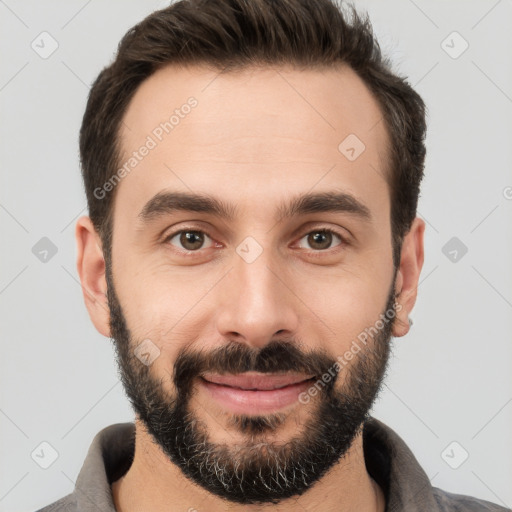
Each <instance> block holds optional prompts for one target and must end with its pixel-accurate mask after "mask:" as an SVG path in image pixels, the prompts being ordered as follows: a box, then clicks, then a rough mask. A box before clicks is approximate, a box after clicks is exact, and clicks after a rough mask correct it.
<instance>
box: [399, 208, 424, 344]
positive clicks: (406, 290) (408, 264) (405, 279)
mask: <svg viewBox="0 0 512 512" xmlns="http://www.w3.org/2000/svg"><path fill="white" fill-rule="evenodd" d="M424 232H425V222H424V221H423V220H422V219H420V218H419V217H416V218H415V219H414V221H413V223H412V225H411V229H410V230H409V232H408V233H407V235H405V237H404V240H403V243H402V252H401V256H400V268H399V269H398V272H397V276H396V281H395V292H396V293H397V294H398V295H397V298H396V302H397V304H396V318H395V322H394V324H393V336H395V337H400V336H405V335H406V334H407V333H408V332H409V328H410V325H409V313H410V312H411V311H412V308H413V307H414V304H415V302H416V295H417V291H418V281H419V277H420V273H421V269H422V267H423V259H424V251H423V235H424Z"/></svg>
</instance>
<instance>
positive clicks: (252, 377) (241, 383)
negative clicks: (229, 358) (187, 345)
mask: <svg viewBox="0 0 512 512" xmlns="http://www.w3.org/2000/svg"><path fill="white" fill-rule="evenodd" d="M201 377H202V379H204V380H206V381H207V382H211V383H213V384H218V385H221V386H228V387H230V388H236V389H243V390H245V391H272V390H274V389H282V388H285V387H287V386H293V385H294V384H299V383H301V382H305V381H309V380H313V379H314V376H308V375H302V374H301V375H299V374H280V375H270V374H262V373H254V372H247V373H243V374H238V375H218V374H212V373H207V374H204V375H202V376H201Z"/></svg>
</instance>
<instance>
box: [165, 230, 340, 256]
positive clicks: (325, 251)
mask: <svg viewBox="0 0 512 512" xmlns="http://www.w3.org/2000/svg"><path fill="white" fill-rule="evenodd" d="M186 232H194V233H200V234H203V235H206V236H207V237H208V238H210V240H212V241H213V243H214V244H215V243H216V242H215V241H214V239H213V237H211V236H210V235H209V234H208V233H207V232H206V231H204V230H203V229H197V228H195V227H192V226H189V227H184V228H181V229H179V230H177V231H173V232H172V233H170V234H169V235H167V236H166V237H165V238H164V240H163V243H164V244H169V245H171V244H170V243H169V242H170V241H171V240H172V239H173V238H174V237H175V236H176V235H180V234H181V233H186ZM311 233H327V234H332V235H334V236H336V237H338V238H339V239H340V243H339V244H338V245H335V246H334V247H329V248H327V249H319V250H315V249H309V251H310V252H311V255H312V256H313V257H321V256H323V255H324V254H332V253H333V252H337V251H338V250H343V248H344V247H345V246H347V245H349V243H348V241H347V239H346V238H345V236H343V235H341V234H340V233H339V232H338V231H336V230H334V229H331V228H315V229H310V230H309V231H306V232H305V233H304V234H303V235H302V236H301V237H300V239H299V240H302V239H303V238H304V237H305V236H307V235H310V234H311ZM209 248H210V247H208V248H207V249H209ZM201 249H203V248H201ZM201 249H197V250H195V251H191V250H187V249H180V248H177V247H174V250H176V251H177V252H179V253H180V254H183V255H185V256H191V257H193V256H195V255H196V253H197V254H199V253H200V252H201ZM301 250H308V249H302V248H301Z"/></svg>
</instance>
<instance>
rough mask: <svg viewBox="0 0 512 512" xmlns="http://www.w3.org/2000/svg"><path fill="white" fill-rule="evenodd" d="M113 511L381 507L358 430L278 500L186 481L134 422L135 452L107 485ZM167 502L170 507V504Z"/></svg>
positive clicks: (370, 510)
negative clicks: (321, 468)
mask: <svg viewBox="0 0 512 512" xmlns="http://www.w3.org/2000/svg"><path fill="white" fill-rule="evenodd" d="M112 495H113V499H114V504H115V507H116V511H117V512H133V511H136V510H151V511H153V512H164V511H165V512H174V511H182V510H187V511H194V510H196V511H201V510H208V511H209V512H228V511H229V512H242V511H244V512H256V511H258V512H261V511H266V510H272V511H273V512H288V511H292V510H294V511H296V510H306V511H308V512H317V511H320V510H321V511H322V512H329V511H334V510H336V511H343V512H356V511H357V512H384V510H385V498H384V493H383V492H382V489H381V488H380V487H379V486H378V485H377V483H376V482H375V481H374V480H373V479H372V478H371V477H370V475H369V474H368V472H367V470H366V465H365V462H364V453H363V443H362V433H360V434H359V435H358V436H357V437H356V438H355V439H354V442H353V443H352V445H351V447H350V449H349V450H348V452H347V453H346V454H345V456H344V457H343V458H342V459H341V460H340V461H339V462H338V463H337V464H336V465H335V466H333V467H332V468H331V469H330V470H329V471H328V472H327V473H326V474H325V475H324V477H323V478H322V479H321V480H319V481H318V482H316V484H315V485H314V486H312V487H311V489H309V490H308V491H307V492H306V493H304V494H302V495H301V496H298V497H293V498H289V499H287V500H283V501H282V502H280V503H279V504H277V505H274V504H268V505H240V504H237V503H228V502H226V501H225V500H223V499H221V498H219V497H217V496H215V495H212V494H210V493H209V492H207V491H206V490H204V489H202V488H201V487H199V486H198V485H196V484H194V483H193V482H191V481H190V480H189V479H188V478H187V477H186V476H185V475H183V473H182V472H181V470H180V469H179V468H178V467H177V466H176V465H175V464H174V463H172V462H171V461H170V460H169V458H168V457H167V456H166V455H165V454H164V452H163V451H162V450H161V449H160V447H159V446H158V445H157V444H156V443H155V442H154V441H153V439H152V438H151V437H150V435H149V434H148V433H147V432H146V431H145V429H144V427H143V425H142V424H141V423H140V422H139V420H137V421H136V435H135V455H134V459H133V463H132V465H131V467H130V469H129V470H128V472H127V473H126V474H125V475H124V476H123V477H121V478H120V479H119V480H117V481H116V482H114V483H113V484H112ZM170 503H172V507H173V508H172V509H169V504H170Z"/></svg>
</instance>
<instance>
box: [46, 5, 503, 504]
mask: <svg viewBox="0 0 512 512" xmlns="http://www.w3.org/2000/svg"><path fill="white" fill-rule="evenodd" d="M351 14H352V16H351V19H350V20H349V19H348V12H347V11H344V10H343V9H340V8H339V7H338V6H337V5H335V4H334V3H331V1H330V0H208V1H204V0H203V1H201V0H183V1H181V2H177V3H175V4H173V5H171V6H170V7H168V8H167V9H164V10H161V11H158V12H155V13H153V14H152V15H150V16H149V17H148V18H146V19H145V20H143V21H142V22H141V23H139V24H138V25H137V26H135V27H134V28H133V29H131V30H130V31H129V32H128V33H127V34H126V36H125V37H124V38H123V40H122V41H121V44H120V47H119V51H118V55H117V57H116V60H115V61H114V62H113V63H112V64H111V65H110V66H109V67H107V68H105V69H104V70H103V71H102V72H101V73H100V75H99V77H98V78H97V80H96V82H95V83H94V85H93V87H92V89H91V93H90V97H89V101H88V105H87V109H86V112H85V115H84V119H83V125H82V129H81V133H80V152H81V160H82V168H83V177H84V183H85V188H86V193H87V198H88V205H89V215H90V216H89V217H82V218H81V219H79V221H78V223H77V226H76V237H77V243H78V261H77V264H78V272H79V275H80V279H81V283H82V287H83V292H84V299H85V302H86V306H87V308H88V311H89V314H90V316H91V319H92V321H93V323H94V325H95V326H96V328H97V329H98V331H99V332H100V333H102V334H103V335H105V336H107V337H111V338H113V340H114V341H115V346H116V350H117V353H118V362H119V368H120V374H121V378H122V382H123V384H124V387H125V389H126V392H127V395H128V397H129V399H130V402H131V403H132V405H133V407H134V410H135V413H136V421H135V425H133V424H130V423H128V424H118V425H112V426H110V427H107V428H106V429H104V430H102V431H101V432H100V433H99V434H98V435H97V436H96V438H95V439H94V441H93V444H92V446H91V448H90V451H89V454H88V456H87V459H86V461H85V463H84V466H83V468H82V471H81V473H80V475H79V478H78V480H77V483H76V489H75V491H74V492H73V493H72V494H70V495H69V496H66V497H64V498H63V499H62V500H60V501H58V502H56V503H54V504H53V505H50V506H48V507H46V508H44V509H42V510H46V511H49V510H67V511H71V510H77V511H81V512H83V511H89V510H91V511H92V510H101V511H114V510H117V511H118V512H132V511H140V510H147V511H152V512H159V511H164V510H165V511H166V512H169V511H186V510H188V511H193V510H197V511H202V510H204V511H208V512H217V511H228V510H229V511H233V512H235V511H242V510H243V511H261V510H276V511H280V512H285V511H302V510H307V511H317V510H326V511H331V510H332V511H334V510H336V511H358V512H370V511H371V512H374V511H378V512H383V511H385V510H386V511H394V512H395V511H396V512H399V511H407V512H410V511H425V512H426V511H428V512H433V511H434V512H436V511H456V510H457V511H462V510H464V511H466V510H475V511H476V510H478V511H482V510H486V511H500V510H505V509H504V508H502V507H499V506H497V505H493V504H491V503H488V502H484V501H481V500H476V499H473V498H469V497H464V496H456V495H453V494H450V493H446V492H443V491H441V490H439V489H435V488H433V487H432V486H431V484H430V482H429V480H428V478H427V476H426V474H425V473H424V471H423V470H422V469H421V467H420V466H419V464H418V462H417V461H416V459H415V458H414V456H413V455H412V453H411V452H410V450H409V449H408V448H407V446H406V445H405V444H404V442H403V441H402V440H401V439H400V438H399V437H398V436H397V435H396V434H395V433H394V432H393V431H392V430H391V429H390V428H389V427H387V426H386V425H384V424H382V423H381V422H379V421H377V420H376V419H374V418H372V417H371V416H370V414H369V413H370V410H371V407H372V404H373V403H374V400H375V398H376V396H377V394H378V392H379V389H380V387H381V383H382V380H383V377H384V374H385V371H386V365H387V361H388V356H389V352H390V341H391V337H392V336H395V337H400V336H404V335H405V334H406V333H407V332H408V330H409V327H410V323H409V321H408V314H409V313H410V312H411V310H412V308H413V306H414V303H415V300H416V289H417V286H418V279H419V275H420V272H421V268H422V265H423V256H424V253H423V234H424V229H425V224H424V222H423V221H422V220H421V219H419V218H417V217H416V205H417V201H418V194H419V187H420V182H421V179H422V176H423V165H424V158H425V147H424V137H425V129H426V128H425V106H424V103H423V101H422V99H421V98H420V97H419V96H418V94H417V93H416V92H415V91H413V90H412V88H411V87H410V86H409V85H408V83H407V82H406V80H405V79H403V78H400V77H397V76H395V75H394V74H393V73H392V72H391V71H390V70H389V68H388V64H387V63H386V62H385V61H384V60H383V59H382V57H381V54H380V51H379V48H378V45H377V42H376V41H375V39H374V38H373V36H372V30H371V26H370V24H369V22H368V20H367V19H363V18H360V17H359V16H358V15H357V13H356V12H355V11H354V10H353V11H352V12H351Z"/></svg>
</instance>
